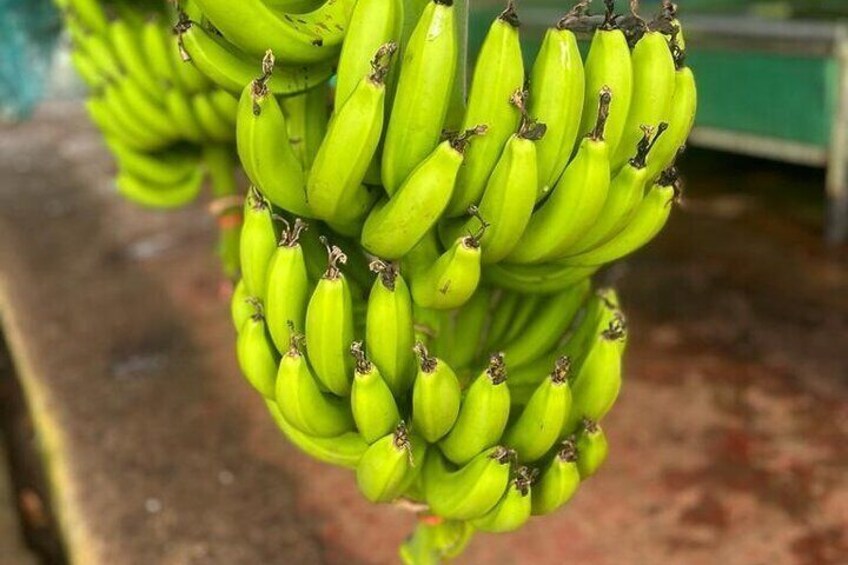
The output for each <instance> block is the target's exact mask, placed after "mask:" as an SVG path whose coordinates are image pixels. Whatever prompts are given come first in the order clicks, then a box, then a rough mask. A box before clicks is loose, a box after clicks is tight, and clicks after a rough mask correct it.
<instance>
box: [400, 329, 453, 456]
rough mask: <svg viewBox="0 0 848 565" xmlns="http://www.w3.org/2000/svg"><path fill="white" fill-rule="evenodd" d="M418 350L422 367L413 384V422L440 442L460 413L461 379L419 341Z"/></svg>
mask: <svg viewBox="0 0 848 565" xmlns="http://www.w3.org/2000/svg"><path fill="white" fill-rule="evenodd" d="M415 353H416V354H417V355H418V360H419V368H418V374H417V375H416V376H415V383H414V384H413V387H412V424H413V426H414V428H415V431H416V432H417V433H419V434H421V435H422V436H423V437H424V439H426V440H427V441H428V442H430V443H436V442H437V441H439V440H440V439H441V438H442V437H444V436H445V435H446V434H447V433H448V432H449V431H450V430H451V428H452V427H453V425H454V423H455V422H456V419H457V417H458V416H459V406H460V397H461V395H462V393H461V391H460V387H459V380H458V379H457V378H456V374H455V373H454V372H453V369H451V367H450V366H449V365H448V364H447V363H445V362H444V361H442V360H441V359H438V358H436V357H431V356H430V353H429V352H428V351H427V348H426V347H424V344H422V343H420V342H419V343H417V344H416V345H415Z"/></svg>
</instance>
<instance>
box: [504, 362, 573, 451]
mask: <svg viewBox="0 0 848 565" xmlns="http://www.w3.org/2000/svg"><path fill="white" fill-rule="evenodd" d="M570 374H571V361H570V360H569V359H568V357H560V358H559V359H558V360H557V362H556V367H555V368H554V370H553V371H552V372H551V373H550V376H549V377H548V378H547V379H545V380H544V381H542V384H540V385H539V386H538V387H537V388H536V390H535V391H534V392H533V395H532V396H531V397H530V400H529V401H528V402H527V405H526V406H525V407H524V410H523V411H522V412H521V415H520V416H519V417H518V419H517V420H515V421H514V422H513V423H512V424H511V425H510V426H509V429H508V430H507V431H506V435H504V440H503V442H504V445H507V446H509V447H511V448H512V449H514V450H515V452H516V453H517V454H518V460H519V461H521V462H533V461H537V460H539V459H541V458H542V457H543V456H544V455H545V454H546V453H547V452H548V451H549V450H550V449H551V447H553V445H554V444H555V443H556V441H557V439H558V438H559V437H560V434H561V432H562V428H563V425H564V424H565V422H566V420H567V418H568V415H569V413H570V411H571V406H572V392H571V387H570V386H569V384H568V378H569V376H570Z"/></svg>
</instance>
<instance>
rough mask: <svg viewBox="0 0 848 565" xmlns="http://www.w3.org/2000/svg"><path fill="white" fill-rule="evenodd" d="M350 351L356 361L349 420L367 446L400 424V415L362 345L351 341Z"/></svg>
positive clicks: (384, 382)
mask: <svg viewBox="0 0 848 565" xmlns="http://www.w3.org/2000/svg"><path fill="white" fill-rule="evenodd" d="M350 352H351V354H352V355H353V357H354V359H355V360H356V368H355V374H354V377H353V385H352V386H351V390H350V406H351V410H352V411H353V420H354V422H356V429H358V430H359V433H360V434H362V438H363V439H364V440H365V441H366V442H367V443H369V444H371V443H374V442H375V441H377V440H378V439H380V438H381V437H383V436H385V435H386V434H388V433H390V432H391V431H392V429H394V427H395V426H396V425H397V423H398V422H399V421H400V412H399V411H398V406H397V402H395V398H394V396H392V391H391V389H390V388H389V385H388V384H386V381H384V380H383V377H382V376H381V375H380V370H379V369H377V367H376V366H375V365H374V364H373V363H371V361H369V360H368V357H366V356H365V351H364V349H363V346H362V342H361V341H355V342H353V345H351V346H350Z"/></svg>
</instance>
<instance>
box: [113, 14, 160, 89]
mask: <svg viewBox="0 0 848 565" xmlns="http://www.w3.org/2000/svg"><path fill="white" fill-rule="evenodd" d="M108 37H109V42H110V43H111V45H112V53H114V54H115V57H116V58H117V59H118V62H119V63H120V64H121V67H123V69H124V71H125V72H126V73H127V75H129V76H130V77H132V78H133V80H134V81H135V82H136V83H137V84H138V86H139V88H141V89H142V90H143V91H144V92H145V94H147V95H148V96H150V97H151V99H153V100H157V99H159V98H161V96H162V89H161V87H160V86H159V84H158V82H157V80H156V77H155V76H154V74H153V72H152V71H151V70H150V68H148V66H147V64H146V57H145V55H144V52H143V51H142V42H141V37H140V36H139V35H138V34H137V33H136V30H135V29H134V28H133V27H132V26H131V25H130V24H129V23H128V22H127V21H125V20H123V19H121V18H118V19H115V20H112V21H111V22H110V23H109V31H108Z"/></svg>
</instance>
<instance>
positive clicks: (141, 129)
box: [99, 84, 171, 151]
mask: <svg viewBox="0 0 848 565" xmlns="http://www.w3.org/2000/svg"><path fill="white" fill-rule="evenodd" d="M99 100H100V101H102V104H103V106H104V107H105V108H106V111H107V112H108V113H109V114H110V115H111V118H112V119H113V120H114V122H115V123H114V125H115V126H117V129H120V130H123V132H124V135H125V136H127V137H129V138H131V139H133V142H132V143H127V145H129V146H130V147H133V148H136V149H142V150H144V151H157V150H160V149H162V148H163V147H165V146H166V145H168V144H169V143H170V141H171V140H169V139H164V138H162V136H161V135H159V134H157V133H155V132H153V131H152V130H151V129H150V128H149V127H148V126H147V124H145V123H144V119H143V118H142V117H141V116H139V115H137V114H135V113H134V112H133V111H132V109H131V108H130V107H129V106H128V105H127V104H126V101H125V100H124V99H123V97H122V96H121V94H120V92H119V91H118V87H117V86H115V85H114V84H109V85H107V86H106V88H104V89H103V93H102V96H101V97H100V98H99ZM106 131H109V130H108V129H107V130H106ZM122 139H123V138H122Z"/></svg>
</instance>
